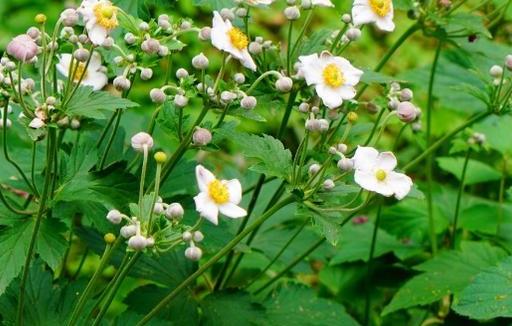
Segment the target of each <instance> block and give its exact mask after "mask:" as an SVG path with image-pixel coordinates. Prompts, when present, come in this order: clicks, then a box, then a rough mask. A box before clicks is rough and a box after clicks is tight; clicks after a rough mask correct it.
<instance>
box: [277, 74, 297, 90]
mask: <svg viewBox="0 0 512 326" xmlns="http://www.w3.org/2000/svg"><path fill="white" fill-rule="evenodd" d="M292 87H293V80H292V79H291V78H290V77H281V78H279V79H278V80H277V81H276V88H277V90H278V91H280V92H283V93H287V92H289V91H290V90H291V89H292Z"/></svg>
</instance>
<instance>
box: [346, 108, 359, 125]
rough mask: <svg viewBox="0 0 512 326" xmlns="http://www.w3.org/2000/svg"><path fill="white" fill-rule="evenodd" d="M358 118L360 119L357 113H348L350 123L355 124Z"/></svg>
mask: <svg viewBox="0 0 512 326" xmlns="http://www.w3.org/2000/svg"><path fill="white" fill-rule="evenodd" d="M358 118H359V117H358V115H357V113H355V112H354V111H350V112H349V113H347V120H348V122H350V123H355V122H356V121H357V119H358Z"/></svg>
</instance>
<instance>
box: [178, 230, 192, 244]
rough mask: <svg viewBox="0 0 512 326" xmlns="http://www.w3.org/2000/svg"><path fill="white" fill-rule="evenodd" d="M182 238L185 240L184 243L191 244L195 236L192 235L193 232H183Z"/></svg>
mask: <svg viewBox="0 0 512 326" xmlns="http://www.w3.org/2000/svg"><path fill="white" fill-rule="evenodd" d="M181 238H182V239H183V241H185V242H189V241H191V240H192V238H193V235H192V232H190V231H185V232H183V234H182V235H181Z"/></svg>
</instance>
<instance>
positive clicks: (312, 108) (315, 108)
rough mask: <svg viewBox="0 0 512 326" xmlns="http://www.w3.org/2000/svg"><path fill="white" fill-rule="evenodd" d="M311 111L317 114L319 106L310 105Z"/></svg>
mask: <svg viewBox="0 0 512 326" xmlns="http://www.w3.org/2000/svg"><path fill="white" fill-rule="evenodd" d="M311 112H313V113H314V114H317V113H319V112H320V108H319V107H318V106H316V105H315V106H312V107H311Z"/></svg>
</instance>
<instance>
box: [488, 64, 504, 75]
mask: <svg viewBox="0 0 512 326" xmlns="http://www.w3.org/2000/svg"><path fill="white" fill-rule="evenodd" d="M489 74H490V75H491V77H494V78H500V77H501V75H503V68H501V67H500V66H498V65H494V66H492V67H491V69H489Z"/></svg>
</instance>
